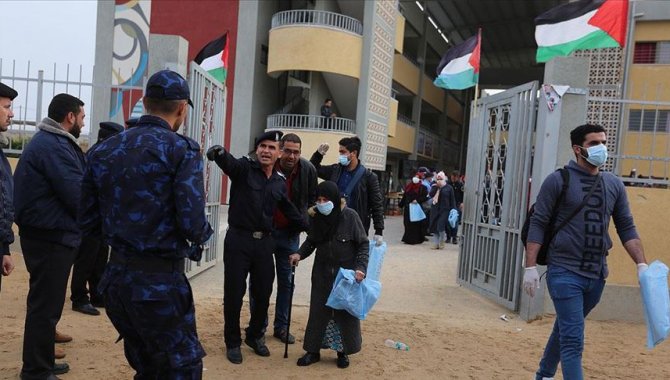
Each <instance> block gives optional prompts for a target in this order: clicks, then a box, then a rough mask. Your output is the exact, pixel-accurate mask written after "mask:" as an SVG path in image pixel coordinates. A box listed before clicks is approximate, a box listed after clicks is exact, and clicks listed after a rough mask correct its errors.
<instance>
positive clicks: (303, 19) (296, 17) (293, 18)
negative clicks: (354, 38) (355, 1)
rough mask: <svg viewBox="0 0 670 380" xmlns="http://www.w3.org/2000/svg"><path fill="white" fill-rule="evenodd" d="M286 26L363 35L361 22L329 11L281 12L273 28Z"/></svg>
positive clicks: (300, 10)
mask: <svg viewBox="0 0 670 380" xmlns="http://www.w3.org/2000/svg"><path fill="white" fill-rule="evenodd" d="M286 25H317V26H326V27H331V28H336V29H341V30H344V31H347V32H351V33H354V34H357V35H361V36H362V35H363V24H361V22H360V21H358V20H356V19H355V18H353V17H349V16H345V15H343V14H339V13H334V12H328V11H315V10H306V9H296V10H290V11H283V12H279V13H276V14H275V15H274V16H272V28H277V27H280V26H286Z"/></svg>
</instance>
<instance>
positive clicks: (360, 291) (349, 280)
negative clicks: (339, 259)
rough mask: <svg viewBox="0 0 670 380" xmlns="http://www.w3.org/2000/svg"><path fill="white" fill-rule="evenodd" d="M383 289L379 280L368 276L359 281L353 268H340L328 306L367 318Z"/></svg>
mask: <svg viewBox="0 0 670 380" xmlns="http://www.w3.org/2000/svg"><path fill="white" fill-rule="evenodd" d="M381 290H382V284H381V283H380V282H379V281H375V280H370V279H367V278H366V279H364V280H363V281H361V282H360V283H358V282H356V278H355V272H354V271H353V270H351V269H344V268H340V271H339V272H338V273H337V277H336V278H335V282H334V283H333V290H332V291H331V292H330V295H329V296H328V301H327V302H326V306H329V307H332V308H333V309H338V310H345V311H347V312H348V313H349V314H351V315H353V316H354V317H356V318H358V319H365V317H366V316H367V314H368V312H370V309H372V306H374V304H375V302H377V299H379V294H380V293H381Z"/></svg>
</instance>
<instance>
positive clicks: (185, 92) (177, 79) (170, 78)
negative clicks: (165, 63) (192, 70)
mask: <svg viewBox="0 0 670 380" xmlns="http://www.w3.org/2000/svg"><path fill="white" fill-rule="evenodd" d="M144 96H146V97H148V98H152V99H163V100H187V101H188V104H189V105H190V106H191V107H193V102H192V101H191V99H190V98H191V91H190V90H189V89H188V82H186V79H184V77H182V76H181V75H179V74H177V73H176V72H174V71H172V70H161V71H159V72H157V73H155V74H154V75H152V76H151V78H149V81H147V88H146V89H145V90H144Z"/></svg>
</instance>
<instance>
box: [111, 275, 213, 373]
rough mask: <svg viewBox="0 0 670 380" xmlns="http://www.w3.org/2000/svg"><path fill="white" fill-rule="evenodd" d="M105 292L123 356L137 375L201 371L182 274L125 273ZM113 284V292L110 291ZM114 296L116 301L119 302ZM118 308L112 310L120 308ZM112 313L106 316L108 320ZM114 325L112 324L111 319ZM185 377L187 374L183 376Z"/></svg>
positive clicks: (189, 298) (200, 350)
mask: <svg viewBox="0 0 670 380" xmlns="http://www.w3.org/2000/svg"><path fill="white" fill-rule="evenodd" d="M120 282H121V283H116V284H114V285H110V286H109V289H108V292H107V294H108V295H109V296H110V297H113V296H116V297H118V298H117V299H116V300H113V301H112V302H110V304H111V306H112V308H113V309H112V310H108V314H110V312H111V313H114V314H115V317H116V320H117V321H116V322H115V323H114V325H115V327H117V330H119V333H120V334H121V336H122V337H123V338H124V340H125V342H124V345H125V347H126V356H127V357H128V361H129V362H130V363H131V365H132V366H133V368H135V370H136V371H138V373H142V372H148V373H158V374H161V376H159V378H162V377H171V375H168V374H169V373H175V372H180V373H182V372H189V373H190V372H198V371H202V361H201V359H202V358H203V357H204V356H205V351H204V350H203V348H202V345H201V344H200V341H199V340H198V335H197V331H196V323H195V307H194V304H193V295H192V291H191V287H190V285H189V283H188V281H187V280H186V277H185V276H184V274H179V273H143V272H126V274H125V275H124V276H123V278H122V280H121V281H120ZM117 286H118V289H119V290H120V291H119V292H116V291H114V290H115V289H113V288H115V287H117ZM119 298H120V299H119ZM121 305H122V307H121V308H119V307H117V306H121ZM111 317H112V315H111V314H110V318H111ZM112 322H114V320H112ZM189 377H190V375H189Z"/></svg>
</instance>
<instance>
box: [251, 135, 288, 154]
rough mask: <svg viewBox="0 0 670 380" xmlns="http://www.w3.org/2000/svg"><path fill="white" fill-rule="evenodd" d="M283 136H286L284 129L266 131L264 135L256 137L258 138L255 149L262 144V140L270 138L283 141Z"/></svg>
mask: <svg viewBox="0 0 670 380" xmlns="http://www.w3.org/2000/svg"><path fill="white" fill-rule="evenodd" d="M282 136H284V132H282V131H267V132H264V133H263V134H262V135H260V136H258V137H256V140H255V141H254V150H255V149H256V148H258V144H260V143H261V141H265V140H270V141H276V142H279V141H281V138H282Z"/></svg>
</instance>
